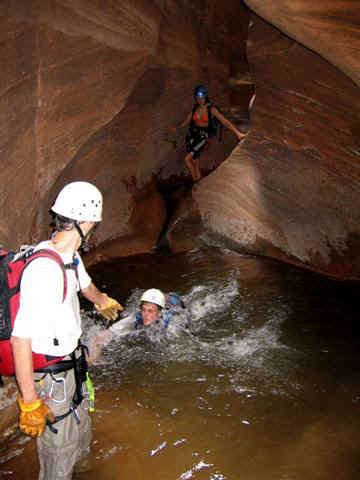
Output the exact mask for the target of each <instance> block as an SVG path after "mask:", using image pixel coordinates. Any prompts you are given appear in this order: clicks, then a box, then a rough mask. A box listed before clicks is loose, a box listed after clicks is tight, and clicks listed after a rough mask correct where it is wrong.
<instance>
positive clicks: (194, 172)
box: [169, 85, 247, 182]
mask: <svg viewBox="0 0 360 480" xmlns="http://www.w3.org/2000/svg"><path fill="white" fill-rule="evenodd" d="M194 99H195V104H194V106H193V109H192V111H191V112H190V113H189V115H188V116H187V117H186V118H185V120H184V121H183V122H181V123H180V125H177V126H174V127H170V129H169V130H170V131H171V132H175V131H176V130H177V129H178V128H182V127H185V126H186V125H189V131H188V134H187V135H186V152H187V154H186V156H185V159H184V161H185V165H186V166H187V168H188V169H189V171H190V174H191V177H192V179H193V182H198V181H199V180H200V179H201V170H200V162H199V157H200V153H201V152H202V151H204V150H206V149H207V148H208V147H209V146H210V141H211V138H213V137H215V136H216V125H217V121H220V122H221V124H222V125H224V127H227V128H228V129H229V130H231V131H233V132H234V133H235V135H236V136H237V137H238V139H239V140H242V139H243V138H244V137H245V136H246V135H247V133H242V132H240V130H238V129H237V128H236V127H235V125H234V124H233V123H231V122H230V120H228V119H227V118H225V117H224V115H223V114H222V113H220V112H219V110H218V109H217V108H216V107H214V106H213V105H212V104H211V103H210V100H209V97H208V90H207V88H206V87H205V86H204V85H198V86H197V87H195V89H194Z"/></svg>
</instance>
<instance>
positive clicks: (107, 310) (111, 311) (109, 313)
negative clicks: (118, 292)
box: [95, 293, 124, 322]
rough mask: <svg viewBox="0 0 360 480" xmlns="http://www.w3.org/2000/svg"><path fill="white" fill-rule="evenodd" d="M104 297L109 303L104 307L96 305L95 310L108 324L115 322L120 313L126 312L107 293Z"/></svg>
mask: <svg viewBox="0 0 360 480" xmlns="http://www.w3.org/2000/svg"><path fill="white" fill-rule="evenodd" d="M103 295H104V296H105V297H106V299H107V303H106V304H105V305H103V306H102V307H101V306H100V305H97V304H95V308H96V310H97V311H98V312H99V313H100V314H101V315H102V316H103V317H104V318H105V319H106V320H107V321H108V322H110V321H111V320H112V321H114V320H115V319H116V317H117V315H118V312H121V311H122V310H124V307H122V306H121V305H120V303H119V302H117V301H116V300H114V299H113V298H110V297H108V296H107V295H106V293H104V294H103Z"/></svg>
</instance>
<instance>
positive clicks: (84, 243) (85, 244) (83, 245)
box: [74, 222, 93, 253]
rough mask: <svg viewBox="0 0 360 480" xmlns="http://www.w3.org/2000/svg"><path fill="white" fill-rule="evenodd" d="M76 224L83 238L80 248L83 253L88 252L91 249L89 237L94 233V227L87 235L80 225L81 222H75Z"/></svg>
mask: <svg viewBox="0 0 360 480" xmlns="http://www.w3.org/2000/svg"><path fill="white" fill-rule="evenodd" d="M74 226H75V228H76V230H77V232H78V234H79V235H80V238H81V245H80V250H81V252H82V253H88V251H89V249H90V248H89V243H88V240H89V237H90V235H91V233H92V230H93V229H92V228H91V229H90V230H89V231H88V233H87V234H86V235H84V233H83V231H82V230H81V227H80V222H74Z"/></svg>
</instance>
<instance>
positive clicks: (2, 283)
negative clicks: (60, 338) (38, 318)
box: [0, 248, 67, 376]
mask: <svg viewBox="0 0 360 480" xmlns="http://www.w3.org/2000/svg"><path fill="white" fill-rule="evenodd" d="M37 258H50V259H52V260H54V261H55V262H56V263H57V264H58V265H59V267H60V268H61V270H62V272H63V275H64V294H63V301H64V300H65V297H66V291H67V279H66V268H67V265H65V264H64V262H63V260H62V258H61V257H60V255H58V254H57V253H56V252H54V251H53V250H48V249H41V250H37V251H35V252H34V249H33V248H29V249H27V250H26V251H25V252H24V253H23V254H20V256H18V255H16V254H15V253H13V252H9V253H8V252H5V251H4V250H1V248H0V375H5V376H8V375H14V374H15V367H14V358H13V353H12V348H11V343H10V337H11V332H12V331H13V328H14V322H15V320H16V314H17V312H18V310H19V303H20V283H21V277H22V274H23V272H24V269H25V268H26V267H27V266H28V265H29V264H30V263H31V262H33V261H34V260H36V259H37ZM32 355H33V366H34V371H36V370H38V369H39V368H43V367H45V366H47V365H51V364H53V363H56V362H58V361H59V360H61V359H62V357H55V358H54V357H48V356H46V355H42V354H38V353H34V352H33V354H32Z"/></svg>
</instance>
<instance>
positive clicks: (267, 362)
mask: <svg viewBox="0 0 360 480" xmlns="http://www.w3.org/2000/svg"><path fill="white" fill-rule="evenodd" d="M92 274H93V277H94V280H95V282H96V283H98V284H99V285H104V284H105V283H106V285H105V286H106V289H107V291H108V293H109V294H110V295H111V296H115V297H116V298H119V299H120V300H122V301H123V302H124V303H126V300H127V303H126V310H127V311H128V312H129V314H130V317H129V318H128V319H127V320H125V321H123V323H119V324H117V325H114V326H113V327H112V328H110V330H106V331H105V330H103V329H102V328H101V327H100V326H98V325H94V324H93V320H89V321H88V322H87V324H88V326H87V328H88V329H91V338H90V341H89V342H90V344H91V345H92V348H93V350H96V348H97V347H98V346H99V344H104V343H106V347H105V348H104V349H103V352H102V355H101V356H99V357H98V358H97V362H96V365H95V366H94V367H93V369H92V370H93V372H92V375H93V378H94V380H95V384H96V393H97V408H96V413H95V415H94V417H93V420H94V442H93V456H92V459H91V461H92V462H91V470H90V471H88V472H86V473H79V474H76V477H75V478H79V479H82V478H84V479H85V478H86V479H89V480H92V479H97V480H98V479H118V478H122V479H132V480H137V479H143V478H147V477H149V478H158V479H165V480H166V479H169V480H170V479H174V480H177V479H179V480H186V479H198V480H202V479H209V480H225V479H232V480H234V479H240V478H241V479H243V480H262V479H264V480H300V479H301V480H303V479H308V478H311V479H316V480H328V479H332V478H336V479H337V480H338V479H344V480H350V479H354V478H358V476H359V473H360V472H359V470H360V465H359V460H358V458H359V447H360V434H359V431H360V430H359V427H360V421H359V413H360V387H359V378H358V375H359V363H358V347H359V327H358V321H357V316H358V314H357V303H356V299H357V297H356V286H354V285H348V284H342V283H335V282H331V281H329V280H327V279H324V278H322V277H319V276H317V275H314V274H311V273H309V272H303V271H300V270H298V269H295V268H291V267H289V266H286V265H281V264H278V263H275V262H270V261H266V260H262V259H254V258H249V257H243V256H240V255H236V254H233V253H230V252H226V251H217V250H212V249H210V250H206V251H196V252H192V253H191V254H187V255H172V256H165V255H164V256H142V257H136V258H135V257H134V258H129V259H125V260H119V261H118V262H114V263H112V264H106V265H98V266H97V267H96V268H95V269H94V270H93V272H92ZM151 287H157V288H160V289H163V290H164V291H177V292H179V293H180V294H181V295H182V297H183V299H184V301H185V303H186V305H187V312H188V314H189V317H190V322H189V318H188V317H187V316H186V315H185V314H180V315H179V316H177V317H176V318H175V319H174V321H173V322H172V323H171V325H170V327H169V329H168V330H167V331H166V333H164V332H163V331H160V330H159V329H153V328H152V327H151V328H150V329H147V330H146V331H135V330H134V329H133V321H132V319H131V314H132V313H133V312H134V309H135V307H136V304H137V301H138V299H139V297H140V295H141V292H142V291H143V290H144V289H146V288H151ZM19 454H20V455H19ZM1 458H2V460H0V461H2V464H1V465H0V467H1V469H0V471H1V472H2V474H3V476H4V478H36V474H35V472H36V469H37V465H36V460H35V454H34V448H33V442H32V441H30V442H26V443H24V437H22V436H18V437H16V438H14V439H13V441H12V443H11V445H10V447H9V450H8V451H7V452H5V453H4V454H3V455H2V457H1ZM25 464H26V465H27V467H26V470H25V471H26V472H27V473H24V465H25Z"/></svg>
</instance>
